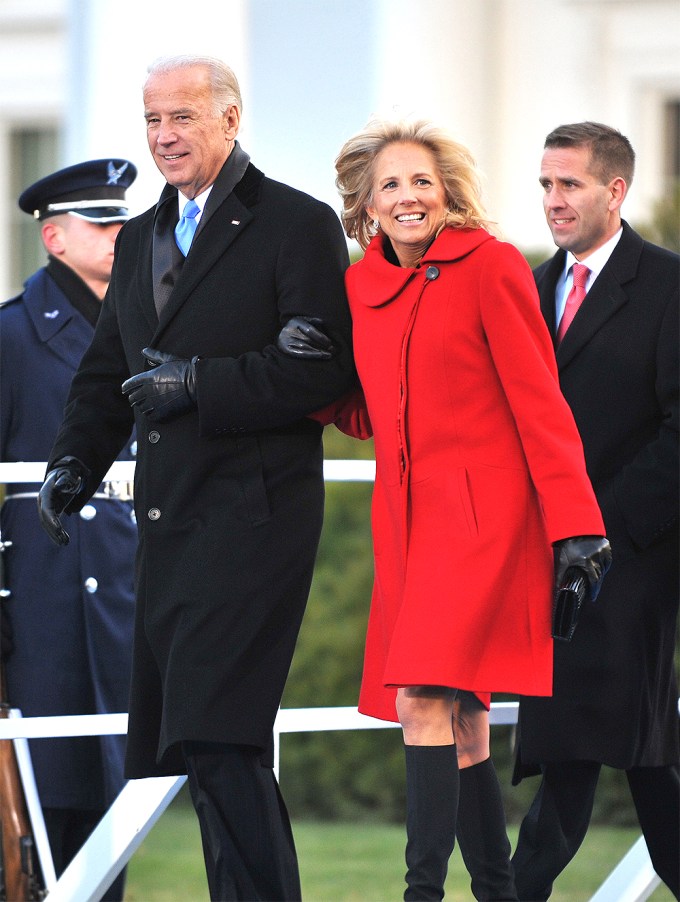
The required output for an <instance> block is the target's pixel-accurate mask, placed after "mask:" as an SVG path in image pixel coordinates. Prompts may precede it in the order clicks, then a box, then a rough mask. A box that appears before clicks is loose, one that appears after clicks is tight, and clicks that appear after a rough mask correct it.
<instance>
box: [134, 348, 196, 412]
mask: <svg viewBox="0 0 680 902" xmlns="http://www.w3.org/2000/svg"><path fill="white" fill-rule="evenodd" d="M142 354H144V356H145V357H146V359H147V360H148V361H149V363H150V364H151V366H152V367H153V368H152V369H149V370H146V371H145V372H143V373H138V374H137V375H136V376H131V377H130V378H129V379H126V380H125V382H123V387H122V390H123V394H124V395H126V396H127V399H128V401H129V402H130V405H131V406H132V407H137V408H138V409H139V410H140V411H141V412H142V413H143V414H145V415H146V416H147V417H149V419H150V420H155V421H156V422H158V423H167V422H168V421H169V420H174V419H175V418H176V417H179V416H182V414H184V413H188V412H189V411H190V410H193V409H194V408H195V407H196V361H197V360H198V358H197V357H194V358H192V359H191V360H185V359H183V358H181V357H174V356H173V355H172V354H166V353H164V352H163V351H156V350H154V348H144V350H143V351H142Z"/></svg>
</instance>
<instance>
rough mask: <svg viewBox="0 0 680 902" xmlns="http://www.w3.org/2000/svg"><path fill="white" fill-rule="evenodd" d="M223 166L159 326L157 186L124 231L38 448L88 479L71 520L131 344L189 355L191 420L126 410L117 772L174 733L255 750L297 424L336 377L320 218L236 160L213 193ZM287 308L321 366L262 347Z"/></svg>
mask: <svg viewBox="0 0 680 902" xmlns="http://www.w3.org/2000/svg"><path fill="white" fill-rule="evenodd" d="M237 147H238V145H237ZM228 165H229V161H227V164H225V168H223V170H222V173H221V174H220V176H219V177H218V179H217V181H216V182H215V184H214V185H213V189H212V192H211V194H210V196H209V198H208V204H207V205H206V208H205V210H204V213H203V216H202V219H201V223H200V227H199V230H198V232H197V234H196V237H195V239H194V242H193V244H192V247H191V250H190V252H189V255H188V256H187V258H186V261H185V262H184V264H183V266H182V269H181V274H180V275H179V277H178V278H177V280H176V282H175V285H174V288H173V289H172V292H171V293H170V296H169V300H168V301H167V304H166V306H165V307H164V308H163V310H162V312H161V315H160V319H159V317H158V315H157V313H156V309H155V306H154V290H155V289H156V290H158V285H157V281H158V280H157V279H156V285H154V277H153V269H154V266H153V263H152V256H153V255H152V244H153V241H152V237H153V229H154V218H155V216H158V217H162V216H163V215H164V213H163V211H164V210H166V209H169V210H170V212H171V219H172V220H173V223H172V224H173V225H174V222H176V219H177V192H176V190H175V189H173V188H171V187H170V186H169V185H168V186H166V188H165V190H164V192H163V194H162V195H161V199H160V201H159V204H158V205H157V207H156V208H152V209H150V210H148V211H147V212H146V213H143V214H142V215H140V216H138V217H136V218H134V219H132V220H130V221H129V222H128V223H126V224H125V226H123V228H122V230H121V232H120V234H119V236H118V243H117V247H116V255H115V262H114V268H113V274H112V279H111V284H110V288H109V292H108V294H107V297H106V299H105V301H104V305H103V309H102V314H101V318H100V321H99V324H98V326H97V330H96V332H95V336H94V340H93V342H92V345H91V346H90V348H89V350H88V352H87V353H86V355H85V357H84V359H83V362H82V365H81V367H80V369H79V371H78V373H77V375H76V377H75V379H74V381H73V385H72V388H71V394H70V399H69V403H68V406H67V408H66V412H65V418H64V422H63V424H62V427H61V430H60V433H59V435H58V437H57V440H56V443H55V445H54V448H53V450H52V455H51V461H54V460H56V459H58V458H59V457H61V456H63V455H66V454H71V455H74V456H75V457H78V458H80V459H81V460H83V461H84V462H85V463H86V464H87V466H88V467H89V468H90V469H91V471H92V477H91V479H90V481H89V484H88V486H87V487H86V489H85V491H84V492H83V493H81V495H80V496H78V498H76V501H75V503H74V505H73V508H74V509H78V506H79V505H81V504H82V503H83V502H84V500H85V497H86V496H87V494H88V493H89V492H91V491H93V490H94V486H95V485H96V484H97V483H98V482H99V481H100V480H101V478H102V475H103V474H104V473H105V471H106V468H107V467H108V466H109V464H110V463H111V461H112V460H113V459H114V457H115V455H116V452H117V450H118V449H119V447H120V446H121V444H122V442H123V440H124V436H125V435H126V434H127V433H128V432H129V430H130V425H131V422H132V411H131V409H130V406H129V404H128V401H127V399H126V398H125V397H124V396H123V395H122V394H121V384H122V382H123V381H124V380H125V379H127V378H128V376H130V374H134V373H138V372H140V371H142V370H143V369H144V367H145V361H144V358H143V356H142V349H143V348H144V347H147V346H151V347H154V348H158V349H160V350H162V351H165V352H168V353H171V354H175V355H177V356H179V357H184V358H193V357H194V356H199V357H200V358H201V359H200V360H199V362H198V364H197V380H196V386H197V398H198V409H197V410H196V411H195V412H190V413H188V414H185V415H184V416H181V417H179V418H177V419H175V420H173V421H172V422H169V423H166V424H155V423H153V422H150V421H149V420H148V419H147V418H145V417H144V416H143V415H140V414H138V415H137V418H136V420H137V429H138V437H139V456H138V462H137V467H136V479H135V506H136V510H137V519H138V524H139V539H140V544H139V553H138V557H137V570H136V577H137V586H136V589H137V610H136V626H135V641H134V656H133V674H132V688H131V697H130V721H129V733H128V746H127V760H126V774H127V776H129V777H143V776H150V775H157V774H167V773H181V772H183V769H184V762H183V759H182V757H181V755H180V754H179V751H180V749H179V743H180V742H181V741H183V740H189V739H192V740H206V741H215V742H228V743H244V744H249V745H253V746H257V747H260V748H262V749H266V748H267V747H268V745H269V743H270V737H271V731H272V726H273V722H274V718H275V716H276V712H277V708H278V705H279V702H280V699H281V694H282V691H283V686H284V682H285V679H286V676H287V674H288V670H289V666H290V662H291V657H292V654H293V649H294V645H295V641H296V638H297V635H298V630H299V627H300V622H301V619H302V615H303V612H304V608H305V604H306V600H307V595H308V590H309V585H310V582H311V578H312V570H313V564H314V558H315V553H316V549H317V543H318V539H319V533H320V529H321V521H322V515H323V495H324V486H323V470H322V465H323V461H322V456H323V455H322V446H321V427H320V426H319V425H318V424H316V423H314V422H312V421H310V420H307V419H305V415H306V414H307V413H310V412H312V411H314V410H315V409H318V408H321V407H323V406H324V405H325V404H327V403H328V402H330V401H331V400H334V399H335V398H337V397H338V396H340V395H342V394H343V393H344V392H345V391H346V390H347V389H349V388H350V387H351V386H352V384H353V383H354V380H355V373H354V369H353V363H352V354H351V324H350V317H349V312H348V307H347V303H346V298H345V292H344V284H343V281H344V270H345V269H346V266H347V264H348V255H347V246H346V242H345V239H344V235H343V233H342V229H341V227H340V223H339V221H338V218H337V216H336V215H335V213H334V212H333V211H332V210H331V208H330V207H328V206H327V205H325V204H323V203H321V202H319V201H317V200H315V199H313V198H311V197H309V196H308V195H305V194H303V193H301V192H299V191H296V190H294V189H292V188H289V187H288V186H286V185H283V184H280V183H278V182H275V181H273V180H271V179H268V178H265V177H264V175H263V174H262V173H261V172H260V171H259V170H257V169H256V168H255V167H254V166H252V164H248V168H247V169H246V171H245V174H244V175H243V176H242V178H241V180H240V181H239V182H238V184H237V185H236V187H235V188H234V189H233V191H232V192H227V191H225V190H224V187H223V186H224V178H223V177H224V174H225V170H226V167H227V166H228ZM168 204H169V205H172V206H170V207H168V206H167V205H168ZM156 256H158V255H156ZM296 314H302V315H306V316H314V317H319V318H321V319H322V320H323V322H324V324H325V327H326V328H327V330H328V332H329V333H330V335H331V336H332V339H333V342H334V344H335V347H336V354H335V356H334V358H333V360H332V361H303V360H299V359H296V358H293V357H289V356H286V355H284V354H282V353H281V352H280V351H279V350H278V349H277V348H276V346H275V342H276V337H277V335H278V332H279V330H280V328H281V326H282V324H283V323H285V322H286V321H287V320H288V319H289V318H290V317H291V316H293V315H296Z"/></svg>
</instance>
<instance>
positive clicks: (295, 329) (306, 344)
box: [276, 316, 335, 360]
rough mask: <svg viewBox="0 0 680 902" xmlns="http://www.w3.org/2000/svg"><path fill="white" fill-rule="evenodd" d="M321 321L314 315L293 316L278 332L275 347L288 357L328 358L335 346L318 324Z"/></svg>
mask: <svg viewBox="0 0 680 902" xmlns="http://www.w3.org/2000/svg"><path fill="white" fill-rule="evenodd" d="M322 325H323V321H322V320H320V319H317V318H316V317H306V316H294V317H293V318H292V319H289V320H288V322H287V323H286V325H285V326H284V327H283V329H281V331H280V332H279V337H278V338H277V340H276V344H277V347H278V349H279V350H280V351H283V353H284V354H288V355H289V356H290V357H303V358H305V359H307V360H329V359H330V358H331V357H332V356H333V352H334V351H335V348H334V347H333V343H332V342H331V340H330V338H329V337H328V336H327V335H326V333H325V332H322V331H321V329H320V328H319V326H322Z"/></svg>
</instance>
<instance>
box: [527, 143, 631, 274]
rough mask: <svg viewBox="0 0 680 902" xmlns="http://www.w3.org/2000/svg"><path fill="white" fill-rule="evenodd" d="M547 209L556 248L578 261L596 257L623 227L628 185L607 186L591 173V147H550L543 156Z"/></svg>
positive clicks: (615, 181) (542, 179)
mask: <svg viewBox="0 0 680 902" xmlns="http://www.w3.org/2000/svg"><path fill="white" fill-rule="evenodd" d="M539 181H540V183H541V185H542V186H543V192H544V193H543V209H544V210H545V216H546V219H547V221H548V226H549V227H550V231H551V232H552V236H553V240H554V242H555V244H556V245H557V246H558V247H560V248H562V249H563V250H565V251H571V252H572V254H573V255H574V256H575V257H576V259H577V260H581V259H583V258H584V257H587V256H589V255H590V254H592V252H593V251H595V250H597V248H598V247H601V246H602V245H603V244H605V242H607V241H608V240H609V239H610V238H611V237H612V236H613V235H614V234H616V232H617V231H618V229H619V227H620V225H621V215H620V207H621V204H622V203H623V199H624V197H625V195H626V190H627V188H626V183H625V181H624V180H623V179H622V178H620V177H617V178H614V179H612V180H611V181H610V182H608V183H607V184H602V180H601V179H600V178H599V177H598V176H597V175H596V174H595V173H594V172H592V171H591V151H590V148H589V147H549V148H548V149H547V150H546V151H545V152H544V154H543V160H542V162H541V175H540V178H539Z"/></svg>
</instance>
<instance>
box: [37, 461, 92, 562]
mask: <svg viewBox="0 0 680 902" xmlns="http://www.w3.org/2000/svg"><path fill="white" fill-rule="evenodd" d="M89 475H90V471H89V470H88V468H87V467H86V466H85V464H84V463H83V462H82V461H80V460H78V458H77V457H62V458H61V459H60V460H58V461H57V462H56V463H55V464H54V466H53V467H52V469H51V470H50V471H49V473H48V474H47V476H46V477H45V481H44V482H43V484H42V486H41V487H40V491H39V492H38V516H39V517H40V523H41V526H42V528H43V529H44V530H45V532H46V533H47V535H48V536H49V537H50V538H51V539H52V541H53V542H54V543H55V544H56V545H68V543H69V535H68V533H67V532H66V530H65V529H64V527H63V526H62V525H61V520H60V519H59V517H60V516H61V514H63V512H64V510H65V508H66V507H67V505H68V504H69V503H70V502H71V501H72V500H73V499H74V498H75V496H76V495H77V494H78V492H79V491H80V490H81V489H82V487H83V484H84V483H85V481H86V480H87V477H88V476H89Z"/></svg>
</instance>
